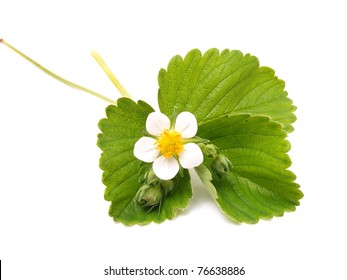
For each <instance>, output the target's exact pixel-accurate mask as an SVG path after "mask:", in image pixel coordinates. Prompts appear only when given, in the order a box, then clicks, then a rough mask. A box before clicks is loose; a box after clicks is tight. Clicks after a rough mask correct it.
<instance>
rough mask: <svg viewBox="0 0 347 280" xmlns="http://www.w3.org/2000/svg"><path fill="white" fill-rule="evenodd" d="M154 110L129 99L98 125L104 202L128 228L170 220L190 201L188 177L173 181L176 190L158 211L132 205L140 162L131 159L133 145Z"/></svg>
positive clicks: (137, 187)
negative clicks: (105, 201) (107, 202)
mask: <svg viewBox="0 0 347 280" xmlns="http://www.w3.org/2000/svg"><path fill="white" fill-rule="evenodd" d="M151 112H153V109H152V108H151V107H150V106H149V105H148V104H147V103H145V102H143V101H139V102H138V104H136V103H135V102H134V101H132V100H130V99H128V98H120V99H118V104H117V106H114V105H110V106H108V107H107V108H106V115H107V118H106V119H102V120H101V121H100V122H99V128H100V130H101V132H102V134H99V135H98V138H99V139H98V146H99V147H100V149H101V150H102V151H103V153H102V155H101V158H100V168H101V169H102V170H103V171H104V172H103V177H102V181H103V183H104V184H105V185H106V189H105V199H106V200H107V201H111V202H112V204H111V207H110V211H109V214H110V215H111V216H112V217H113V218H114V220H115V221H117V222H122V223H124V224H127V225H132V224H136V223H138V224H146V223H149V222H152V221H154V222H162V221H164V220H165V219H172V218H173V217H174V216H175V214H176V212H177V210H178V209H182V208H185V207H186V206H187V204H188V202H189V198H190V197H191V195H192V194H191V186H190V183H189V175H188V173H185V177H184V178H181V177H177V178H176V179H175V189H174V190H173V191H172V193H170V195H168V196H167V197H165V198H164V199H163V201H162V203H161V205H160V212H159V209H153V210H152V211H149V209H146V208H144V207H141V206H139V205H138V204H137V203H135V201H134V198H135V196H136V193H137V192H138V190H139V188H140V187H141V183H140V180H139V178H140V175H141V172H140V170H141V168H140V161H139V160H138V159H136V158H135V157H134V155H133V151H134V144H135V142H136V141H137V140H139V138H140V137H142V136H143V133H144V132H145V131H146V119H147V116H148V115H149V113H151Z"/></svg>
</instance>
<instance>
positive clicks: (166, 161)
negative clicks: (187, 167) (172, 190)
mask: <svg viewBox="0 0 347 280" xmlns="http://www.w3.org/2000/svg"><path fill="white" fill-rule="evenodd" d="M179 168H180V166H179V164H178V162H177V160H176V159H175V158H174V157H169V158H166V157H164V156H160V157H158V158H157V159H156V160H155V161H154V162H153V171H154V173H155V175H157V176H158V177H159V178H160V179H162V180H170V179H172V178H173V177H175V176H176V174H177V173H178V170H179Z"/></svg>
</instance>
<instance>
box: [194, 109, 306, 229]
mask: <svg viewBox="0 0 347 280" xmlns="http://www.w3.org/2000/svg"><path fill="white" fill-rule="evenodd" d="M198 135H199V136H200V137H203V138H205V139H209V140H211V142H212V144H214V145H216V146H217V147H218V148H219V151H220V153H222V154H224V155H225V156H227V157H228V158H229V160H230V161H231V163H232V165H233V168H232V170H231V172H230V173H229V174H228V175H227V176H224V178H223V179H222V180H213V181H212V184H213V185H214V186H215V188H216V190H217V194H218V198H217V202H218V204H219V205H220V207H221V209H222V210H223V211H224V212H225V213H226V214H227V215H228V216H230V217H231V218H232V219H234V220H235V221H238V222H246V223H256V222H258V220H259V219H260V218H261V219H270V218H272V217H273V216H281V215H283V213H284V211H294V210H295V207H296V206H297V205H299V200H300V199H301V198H302V197H303V194H302V192H301V191H300V190H299V185H298V184H297V183H295V182H294V181H295V179H296V176H295V175H294V174H293V173H292V172H291V171H289V170H287V168H289V167H290V165H291V160H290V158H289V156H288V155H287V152H288V151H289V150H290V143H289V142H288V141H287V140H285V138H286V133H285V132H284V131H283V130H282V127H281V125H280V124H278V123H276V122H272V121H270V119H269V118H267V117H261V116H254V117H252V116H250V115H247V114H242V115H233V116H224V117H220V118H218V119H215V120H212V121H209V122H206V123H204V124H202V125H201V126H200V127H199V131H198Z"/></svg>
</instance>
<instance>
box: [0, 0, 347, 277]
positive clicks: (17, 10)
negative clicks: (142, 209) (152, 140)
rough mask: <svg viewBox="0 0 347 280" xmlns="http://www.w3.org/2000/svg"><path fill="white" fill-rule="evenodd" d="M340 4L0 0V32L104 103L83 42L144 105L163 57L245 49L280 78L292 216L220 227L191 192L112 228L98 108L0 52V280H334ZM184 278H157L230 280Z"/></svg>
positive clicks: (342, 155)
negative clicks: (150, 216) (287, 108)
mask: <svg viewBox="0 0 347 280" xmlns="http://www.w3.org/2000/svg"><path fill="white" fill-rule="evenodd" d="M343 2H344V1H332V0H329V1H297V2H295V1H265V0H263V1H247V0H246V1H222V0H220V1H218V0H214V1H203V0H199V1H197V0H196V1H195V0H193V1H183V0H175V1H163V0H161V1H159V0H158V1H148V0H147V1H142V0H141V1H131V0H129V1H116V0H113V1H111V0H109V1H105V0H99V1H87V0H85V1H71V0H69V1H68V0H59V1H55V0H54V1H43V0H42V1H39V0H34V1H24V0H23V1H19V0H2V1H1V2H0V37H2V38H4V39H6V40H7V41H8V42H10V43H11V44H13V45H15V46H16V47H17V48H19V49H21V50H22V51H24V52H25V53H27V54H28V55H30V56H31V57H33V58H35V59H36V60H37V61H39V62H41V63H42V64H44V65H45V66H46V67H48V68H50V69H51V70H53V71H55V72H56V73H58V74H61V75H62V76H64V77H66V78H68V79H70V80H72V81H74V82H77V83H80V84H82V85H85V86H87V87H90V88H92V89H94V90H96V91H99V92H102V93H104V94H106V95H108V96H109V97H112V98H117V97H118V93H117V91H116V90H115V89H114V88H113V86H112V84H111V83H110V82H109V81H108V80H107V78H106V76H105V75H104V73H103V72H102V70H101V69H100V68H99V67H98V65H97V64H96V63H95V62H94V61H93V58H92V57H91V56H90V51H92V50H93V49H97V50H98V52H99V53H100V54H101V55H102V56H103V57H104V59H105V60H106V61H107V63H108V64H109V66H110V67H111V68H112V70H113V71H114V73H115V74H116V76H117V77H118V78H119V80H120V81H121V82H122V83H123V85H124V86H125V87H126V88H127V90H128V91H129V92H130V93H131V94H132V96H133V98H134V99H135V100H137V99H143V100H145V101H147V102H148V103H150V104H151V105H152V106H154V107H155V108H157V101H156V95H157V89H158V86H157V74H158V71H159V69H160V68H163V67H166V65H167V63H168V62H169V59H170V58H171V57H172V56H174V55H176V54H180V55H185V54H186V53H187V52H188V51H189V50H190V49H192V48H199V49H201V50H202V51H206V50H207V49H209V48H211V47H217V48H219V49H221V50H222V49H224V48H229V49H240V50H241V51H243V52H244V53H248V52H249V53H251V54H253V55H256V56H257V57H258V58H259V60H260V63H261V65H266V66H270V67H272V68H273V69H275V70H276V74H277V75H278V76H279V77H280V78H281V79H283V80H285V81H286V89H287V91H288V92H289V96H290V98H292V99H293V100H294V103H295V105H296V106H297V107H298V110H297V112H296V114H297V117H298V120H297V122H296V123H295V125H294V126H295V131H294V132H293V133H292V134H291V135H290V137H289V140H290V141H291V143H292V150H291V151H290V155H291V158H292V161H293V165H292V167H291V170H292V171H294V172H295V173H296V174H297V176H298V179H297V182H298V183H299V184H301V189H302V191H303V192H304V194H305V197H304V198H303V199H302V201H301V206H300V207H298V209H297V211H296V212H293V213H286V214H285V215H284V217H282V218H274V219H272V220H271V221H261V222H259V223H258V224H257V225H236V224H234V223H232V222H230V221H229V220H228V219H227V218H226V217H225V216H224V215H223V214H222V213H221V212H220V211H219V209H218V207H217V206H216V205H215V204H214V202H213V201H212V199H210V198H209V197H208V195H207V193H206V192H205V191H204V190H203V189H202V188H201V186H196V187H195V188H194V191H195V196H194V198H193V199H192V201H191V203H190V205H189V207H188V208H187V209H186V211H185V212H184V213H182V214H180V215H179V216H178V217H177V218H176V219H174V220H173V221H167V222H165V223H163V224H160V225H156V224H151V225H149V226H144V227H141V226H133V227H125V226H123V225H121V224H115V223H114V222H113V220H112V218H110V217H108V214H107V212H108V206H109V203H108V202H106V201H104V199H103V191H104V186H103V184H102V183H101V174H102V172H101V171H100V169H99V168H98V160H99V156H100V150H99V148H98V147H97V146H96V140H97V137H96V136H97V134H98V133H99V130H98V127H97V123H98V121H99V119H101V118H103V117H104V116H105V114H104V109H105V107H106V106H107V103H106V102H104V101H102V100H98V99H96V98H95V97H92V96H89V95H88V94H86V93H83V92H78V91H76V90H73V89H70V88H68V87H66V86H65V85H62V84H60V83H59V82H57V81H55V80H53V79H51V78H50V77H48V76H46V75H45V74H43V73H42V72H40V71H38V70H37V69H36V68H35V67H33V66H32V65H30V64H29V63H27V62H26V61H24V60H23V59H22V58H20V57H19V56H18V55H16V54H14V53H13V52H11V51H10V50H9V49H7V48H6V47H5V46H3V45H0V128H1V130H0V131H1V132H0V133H1V137H0V259H1V260H2V269H3V271H2V274H3V277H4V279H6V280H11V279H36V280H38V279H108V278H109V279H147V278H145V277H137V278H133V277H109V276H108V277H107V276H104V275H103V270H104V268H107V267H108V266H109V265H112V266H113V267H117V268H119V267H122V266H128V267H131V268H140V267H144V266H147V267H152V268H156V267H157V266H159V265H162V266H163V267H165V268H188V269H190V270H191V269H195V271H196V272H197V269H196V267H197V266H244V267H245V270H246V275H245V276H243V277H239V279H267V280H272V279H276V280H277V279H282V280H285V279H346V277H347V272H346V267H345V264H346V263H345V262H346V250H347V246H346V237H345V236H347V234H346V233H347V232H346V229H345V227H344V224H345V223H346V215H345V214H346V207H345V205H346V199H347V198H346V195H347V191H346V189H347V184H346V176H345V175H346V159H347V153H346V148H345V147H346V146H345V145H346V144H345V143H346V140H345V136H346V133H345V129H346V115H345V112H346V110H345V108H346V94H347V92H346V86H345V85H346V79H347V78H346V77H347V73H346V72H347V71H346V63H347V56H346V50H347V44H346V41H345V40H344V39H345V34H346V26H347V20H346V8H345V6H344V5H343ZM196 272H195V273H194V274H191V276H189V277H178V276H176V277H170V278H168V279H207V278H208V279H232V278H231V277H229V278H227V277H225V278H224V277H221V276H220V277H205V276H200V277H199V276H197V275H196ZM148 279H156V278H155V277H149V278H148ZM158 279H159V278H158ZM161 279H163V278H161Z"/></svg>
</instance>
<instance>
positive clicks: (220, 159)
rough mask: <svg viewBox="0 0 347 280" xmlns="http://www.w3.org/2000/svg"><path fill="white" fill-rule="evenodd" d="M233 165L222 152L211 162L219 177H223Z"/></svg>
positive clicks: (214, 171)
mask: <svg viewBox="0 0 347 280" xmlns="http://www.w3.org/2000/svg"><path fill="white" fill-rule="evenodd" d="M231 167H232V165H231V162H230V160H229V159H228V158H227V157H226V156H224V155H222V154H218V155H217V156H216V157H214V159H213V160H212V162H211V169H212V171H213V173H214V174H215V175H217V177H218V178H219V179H221V178H222V176H223V175H224V174H226V173H227V172H229V171H230V169H231Z"/></svg>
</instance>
